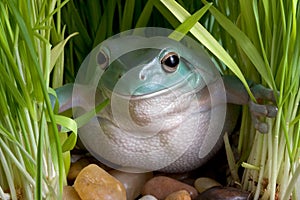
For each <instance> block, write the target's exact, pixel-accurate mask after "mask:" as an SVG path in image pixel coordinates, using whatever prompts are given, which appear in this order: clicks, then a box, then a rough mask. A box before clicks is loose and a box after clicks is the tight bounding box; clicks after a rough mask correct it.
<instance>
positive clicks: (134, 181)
mask: <svg viewBox="0 0 300 200" xmlns="http://www.w3.org/2000/svg"><path fill="white" fill-rule="evenodd" d="M109 174H110V175H112V176H113V177H115V178H116V179H118V180H119V181H120V182H121V183H122V184H123V185H124V187H125V189H126V196H127V200H134V199H135V198H136V197H138V196H139V195H140V194H141V192H142V189H143V186H144V185H145V183H146V182H147V181H148V180H149V179H151V178H152V177H153V173H152V172H148V173H127V172H122V171H118V170H111V171H109Z"/></svg>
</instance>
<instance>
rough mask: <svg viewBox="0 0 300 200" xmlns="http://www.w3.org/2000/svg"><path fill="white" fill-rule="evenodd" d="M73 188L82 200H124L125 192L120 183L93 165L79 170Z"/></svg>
mask: <svg viewBox="0 0 300 200" xmlns="http://www.w3.org/2000/svg"><path fill="white" fill-rule="evenodd" d="M74 188H75V190H76V191H77V193H78V195H79V196H80V198H81V199H82V200H91V199H101V200H111V199H118V200H126V190H125V188H124V186H123V185H122V183H120V181H118V180H117V179H116V178H114V177H113V176H111V175H110V174H109V173H107V172H106V171H105V170H103V169H102V168H100V167H99V166H97V165H95V164H90V165H88V166H87V167H85V168H84V169H82V170H81V172H80V173H79V174H78V176H77V178H76V180H75V182H74Z"/></svg>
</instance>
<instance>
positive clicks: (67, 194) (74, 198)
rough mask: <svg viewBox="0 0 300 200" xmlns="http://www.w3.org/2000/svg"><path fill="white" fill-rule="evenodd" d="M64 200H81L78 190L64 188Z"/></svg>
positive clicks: (68, 187)
mask: <svg viewBox="0 0 300 200" xmlns="http://www.w3.org/2000/svg"><path fill="white" fill-rule="evenodd" d="M63 200H80V197H79V196H78V194H77V192H76V190H75V189H74V188H73V187H72V186H68V185H67V186H64V189H63Z"/></svg>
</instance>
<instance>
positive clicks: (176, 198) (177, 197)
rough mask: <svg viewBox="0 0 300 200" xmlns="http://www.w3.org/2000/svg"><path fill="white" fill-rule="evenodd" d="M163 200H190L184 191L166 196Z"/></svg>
mask: <svg viewBox="0 0 300 200" xmlns="http://www.w3.org/2000/svg"><path fill="white" fill-rule="evenodd" d="M165 200H191V196H190V194H189V193H188V192H187V191H186V190H179V191H177V192H173V193H172V194H170V195H168V196H167V198H166V199H165Z"/></svg>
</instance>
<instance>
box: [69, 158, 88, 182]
mask: <svg viewBox="0 0 300 200" xmlns="http://www.w3.org/2000/svg"><path fill="white" fill-rule="evenodd" d="M88 165H89V161H88V159H85V158H82V159H79V160H78V161H76V162H74V163H72V164H71V167H70V170H69V173H68V177H67V179H68V181H70V182H73V181H74V180H75V179H76V177H77V175H78V174H79V172H80V171H81V170H82V169H83V168H85V167H86V166H88Z"/></svg>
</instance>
